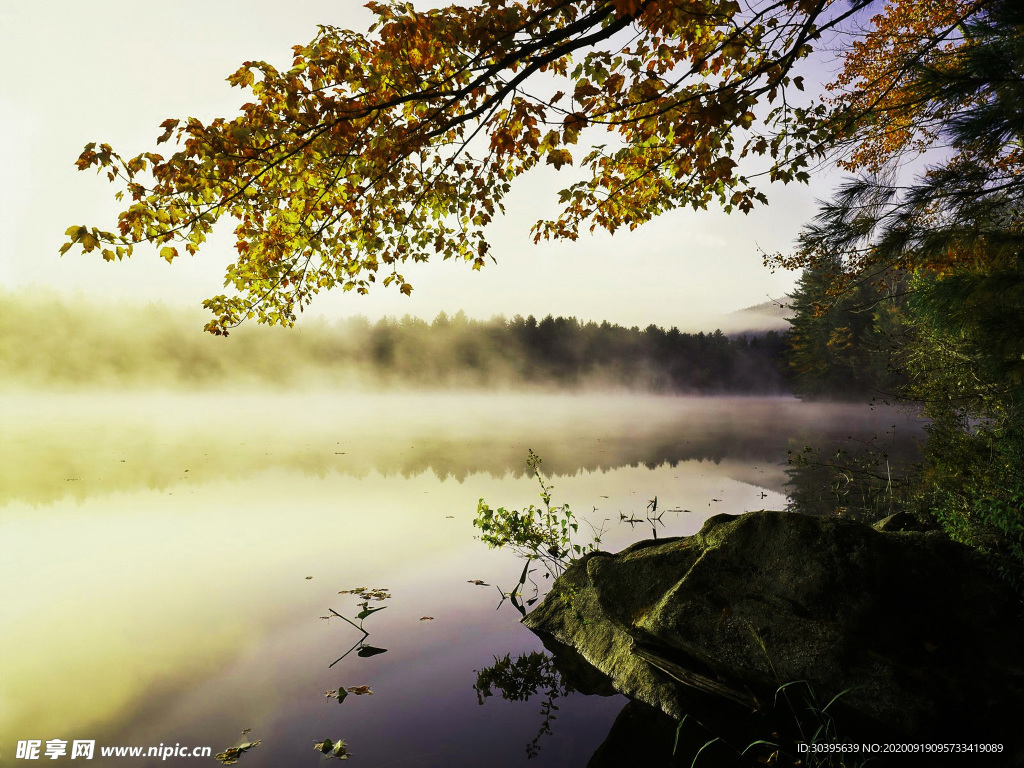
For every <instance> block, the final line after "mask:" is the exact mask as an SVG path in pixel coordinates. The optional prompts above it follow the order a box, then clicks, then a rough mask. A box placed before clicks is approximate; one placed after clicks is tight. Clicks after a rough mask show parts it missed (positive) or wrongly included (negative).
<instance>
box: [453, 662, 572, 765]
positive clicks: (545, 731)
mask: <svg viewBox="0 0 1024 768" xmlns="http://www.w3.org/2000/svg"><path fill="white" fill-rule="evenodd" d="M473 689H474V690H475V691H476V698H477V701H478V702H479V703H480V704H483V703H484V700H485V699H486V698H488V697H490V696H493V695H494V693H493V691H494V689H497V690H498V691H500V692H501V698H503V699H505V701H529V700H530V699H531V698H533V697H534V696H536V695H538V694H541V695H542V696H543V701H542V702H541V705H540V715H541V718H542V721H541V726H540V730H539V731H538V732H537V735H536V736H534V738H533V741H531V742H530V743H529V744H527V745H526V756H527V757H528V758H533V757H536V756H537V755H538V753H539V752H540V740H541V739H542V738H543V737H544V736H546V735H550V734H551V723H552V721H554V720H555V719H556V716H555V714H554V713H555V711H556V710H557V709H558V706H557V705H556V704H555V701H556V700H558V699H560V698H563V697H565V696H567V695H568V694H570V693H572V692H573V688H572V686H570V685H569V684H568V683H566V682H565V681H564V680H562V676H561V674H559V672H558V670H557V669H556V668H555V664H554V660H553V659H552V658H551V656H549V655H548V654H546V653H540V652H539V651H532V652H530V653H526V654H523V655H521V656H519V657H518V658H517V659H516V660H515V661H513V660H512V657H511V655H510V654H505V656H504V658H501V659H499V658H498V657H497V656H495V657H494V664H492V665H491V666H489V667H485V668H484V669H482V670H480V671H478V672H477V676H476V683H475V684H474V685H473Z"/></svg>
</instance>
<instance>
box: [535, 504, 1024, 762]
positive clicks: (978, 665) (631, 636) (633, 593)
mask: <svg viewBox="0 0 1024 768" xmlns="http://www.w3.org/2000/svg"><path fill="white" fill-rule="evenodd" d="M905 523H907V521H899V520H897V521H890V525H889V526H888V530H876V529H874V528H872V527H870V526H868V525H865V524H863V523H859V522H856V521H852V520H845V519H838V518H821V517H810V516H804V515H798V514H794V513H786V512H767V511H762V512H750V513H747V514H744V515H740V516H729V515H718V516H716V517H712V518H710V519H709V520H708V521H707V522H706V523H705V525H704V527H703V528H702V529H701V531H700V532H699V533H698V534H696V535H694V536H690V537H684V538H677V539H668V540H658V541H645V542H640V543H638V544H635V545H633V546H631V547H629V548H628V549H626V550H623V551H622V552H620V553H618V554H608V553H604V552H596V553H592V554H590V555H588V556H587V557H585V558H582V559H581V560H580V561H579V562H578V563H577V564H575V565H574V566H572V567H571V568H570V569H569V570H568V571H567V572H566V573H565V574H564V575H563V576H562V577H560V578H559V579H558V580H557V581H556V582H555V584H554V586H553V588H552V590H551V592H550V593H549V594H548V596H547V597H546V598H545V599H544V601H543V602H542V603H541V604H540V605H539V606H538V607H537V608H536V609H535V610H534V611H533V612H532V613H531V614H530V615H529V616H528V617H527V618H526V619H525V623H526V624H527V626H529V627H530V628H531V629H533V630H534V631H536V632H537V633H539V634H541V635H542V636H545V635H546V636H549V637H552V638H554V639H555V640H557V641H558V642H560V643H563V644H565V645H569V646H572V647H573V648H575V649H576V651H578V653H579V654H580V655H581V656H582V657H583V658H584V659H586V661H587V662H589V663H590V664H592V665H593V666H594V667H596V668H597V669H598V670H600V671H601V672H603V673H604V674H606V675H607V676H608V677H609V678H610V679H611V680H612V682H613V684H614V686H615V688H616V689H617V690H619V691H620V692H622V693H624V694H626V695H628V696H630V697H632V698H634V699H636V700H638V701H641V702H644V703H645V704H648V705H650V706H653V707H657V708H658V709H660V710H662V711H663V712H665V713H666V714H668V715H669V716H671V717H673V718H676V719H679V718H681V717H683V715H685V714H691V715H692V714H693V710H692V707H693V691H694V689H698V690H701V691H703V692H704V693H706V694H710V695H713V696H716V697H718V698H719V699H721V700H727V701H731V702H733V703H734V704H735V706H737V707H744V708H746V709H747V710H748V711H750V710H751V709H759V708H762V707H765V706H769V705H770V703H771V702H772V701H773V700H774V699H775V696H776V691H777V689H778V687H779V685H780V684H781V683H786V682H791V681H797V680H800V681H806V683H807V685H809V687H810V689H813V691H814V695H815V698H816V699H817V701H818V702H819V704H820V705H824V704H825V703H828V702H829V701H830V700H831V699H832V698H833V697H834V696H836V695H838V694H842V696H841V698H840V702H841V703H840V705H838V706H840V707H841V708H845V710H846V711H847V712H848V713H850V716H851V717H853V718H855V719H856V720H857V721H858V722H868V723H872V724H874V725H876V726H878V727H879V728H880V729H881V731H882V732H885V733H887V734H892V735H894V736H895V737H901V736H902V737H905V738H908V739H925V738H940V737H941V738H943V739H945V740H948V737H950V735H952V734H955V735H956V740H958V741H960V740H963V739H966V738H983V737H984V738H994V739H996V740H1001V741H1003V742H1004V743H1006V742H1007V740H1008V738H1009V737H1010V736H1011V734H1013V733H1015V732H1016V730H1017V724H1016V723H1015V722H1014V721H1015V719H1016V718H1017V716H1018V713H1019V712H1021V711H1024V655H1022V654H1021V648H1022V647H1024V643H1022V641H1024V621H1022V617H1021V605H1020V603H1019V601H1018V600H1017V599H1016V598H1015V597H1014V595H1013V593H1012V592H1011V591H1010V590H1009V589H1008V588H1007V587H1006V586H1005V585H1004V584H1003V583H1002V582H1000V581H999V580H998V579H997V578H995V577H994V576H993V575H992V574H991V573H990V572H989V571H988V570H987V569H986V568H985V567H984V564H983V563H982V562H981V561H980V560H979V558H978V556H977V554H976V553H975V552H974V551H973V550H971V549H970V548H969V547H966V546H963V545H961V544H958V543H956V542H953V541H950V540H949V539H948V538H947V537H946V536H944V535H943V534H942V533H940V532H938V531H921V530H907V528H913V527H914V526H910V525H906V524H905ZM883 527H884V526H883ZM893 529H895V530H893ZM844 692H845V693H844ZM1007 746H1008V747H1009V746H1010V745H1009V744H1007ZM1018 754H1019V753H1018Z"/></svg>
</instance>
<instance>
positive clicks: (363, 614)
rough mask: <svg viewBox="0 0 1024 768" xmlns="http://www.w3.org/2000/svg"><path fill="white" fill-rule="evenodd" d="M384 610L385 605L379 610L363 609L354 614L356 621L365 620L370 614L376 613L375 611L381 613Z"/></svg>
mask: <svg viewBox="0 0 1024 768" xmlns="http://www.w3.org/2000/svg"><path fill="white" fill-rule="evenodd" d="M363 605H364V606H365V605H366V603H363ZM385 608H387V606H386V605H382V606H381V607H380V608H365V607H364V608H363V610H361V611H360V612H359V613H357V614H356V618H357V619H365V618H366V617H367V616H369V615H370V614H373V613H376V612H377V611H383V610H384V609H385Z"/></svg>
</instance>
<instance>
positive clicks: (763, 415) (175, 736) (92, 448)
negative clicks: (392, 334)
mask: <svg viewBox="0 0 1024 768" xmlns="http://www.w3.org/2000/svg"><path fill="white" fill-rule="evenodd" d="M0 409H2V410H0V414H2V420H0V525H2V536H0V548H2V549H0V589H2V591H3V594H2V603H0V605H2V612H0V636H2V648H3V650H2V659H0V707H2V710H0V711H2V715H0V717H2V722H0V739H2V742H0V763H2V764H10V761H11V758H13V757H14V751H15V745H16V742H17V741H18V740H26V739H40V740H42V741H44V742H45V741H46V740H49V739H63V740H67V741H69V742H70V741H72V740H74V739H87V740H95V741H96V744H97V755H96V758H95V759H94V762H93V763H92V764H94V765H96V764H99V765H103V764H114V765H129V766H131V765H134V766H148V765H197V764H215V763H214V762H213V761H212V760H209V759H207V760H195V759H184V758H177V759H175V758H171V759H168V760H166V761H160V760H157V759H147V758H144V757H143V758H119V759H114V758H108V759H107V760H104V759H103V758H101V757H100V755H99V752H98V749H99V747H100V746H122V745H123V746H142V747H147V748H148V747H150V746H157V745H175V744H180V745H188V746H190V747H191V746H209V747H212V751H213V753H217V752H220V751H222V750H224V749H226V748H228V747H231V746H236V745H238V744H241V743H242V742H244V741H251V740H256V739H259V740H261V744H260V745H259V746H258V747H256V748H254V749H252V750H251V751H249V752H247V753H245V754H244V755H242V757H241V759H240V761H239V765H248V766H252V767H253V768H256V767H257V766H304V765H306V766H314V765H318V764H320V762H321V761H322V760H323V759H324V758H322V757H321V756H320V755H318V754H317V753H316V752H314V751H313V748H312V747H313V744H314V742H317V741H322V740H323V739H325V738H330V739H339V738H340V739H345V740H346V741H347V742H348V745H349V748H350V750H351V752H352V754H353V756H352V758H351V759H352V761H353V762H352V763H349V764H352V765H361V766H394V765H402V766H439V767H440V766H479V765H499V766H506V765H507V766H513V765H516V766H518V765H526V764H529V765H535V766H574V765H581V766H582V765H585V764H586V762H587V760H588V759H589V758H590V756H591V755H592V754H593V752H594V751H595V750H596V749H597V748H598V747H599V745H600V744H601V743H602V741H603V740H604V739H605V737H606V736H607V734H608V731H609V728H610V727H611V725H612V722H613V721H614V719H615V716H616V714H617V713H618V712H619V710H621V709H622V707H623V705H624V704H625V699H623V698H622V697H618V696H613V697H599V696H582V695H578V694H576V695H570V696H568V697H566V698H562V699H559V700H558V702H557V703H558V706H559V709H558V710H557V720H555V721H554V722H553V723H552V733H551V734H550V735H545V736H543V737H541V738H540V740H539V741H538V742H537V743H538V744H539V746H540V751H539V754H538V755H537V756H536V757H534V758H532V759H529V760H528V759H527V745H528V744H529V743H530V742H532V741H533V740H534V739H535V737H536V736H537V734H538V730H539V729H540V727H541V725H542V722H543V718H542V716H541V713H540V710H541V705H542V704H543V701H544V697H543V696H542V695H538V696H535V697H532V698H530V700H528V701H525V702H522V701H513V702H510V701H504V700H502V698H501V697H500V695H495V696H493V697H491V698H488V699H486V700H485V701H484V703H483V704H480V703H478V698H477V694H476V692H475V691H474V688H473V685H474V682H475V681H476V679H477V672H478V671H480V670H483V669H485V668H486V667H488V666H489V665H491V664H493V663H494V660H495V657H503V656H504V655H505V654H511V655H512V657H513V658H515V657H516V656H518V655H519V654H523V653H528V652H531V651H535V650H541V649H542V646H541V644H540V642H539V640H538V639H537V638H536V637H534V636H533V635H532V634H531V633H530V632H529V631H527V630H526V629H524V628H523V627H521V626H520V625H519V624H518V618H519V615H518V614H517V613H516V611H515V610H514V608H513V607H512V606H510V605H509V603H508V602H507V601H505V602H502V600H501V591H500V590H501V588H505V589H506V590H507V589H510V588H511V587H513V586H514V584H515V582H516V580H517V578H518V576H519V573H520V571H521V569H522V563H521V562H520V561H517V560H516V559H515V558H514V556H512V555H510V554H509V553H506V552H501V551H491V550H488V549H487V548H486V547H485V546H483V545H482V544H481V543H480V542H479V541H476V540H475V539H474V529H473V527H472V525H471V522H472V519H473V517H474V513H475V510H476V504H477V500H478V499H480V498H485V499H486V500H487V501H488V502H489V503H490V504H491V505H492V506H497V505H503V506H515V507H517V508H518V507H521V506H523V505H526V504H529V503H532V502H536V503H539V500H538V497H537V491H538V488H537V485H536V481H535V479H533V478H531V477H529V476H527V475H526V474H525V472H524V461H525V458H526V453H527V449H529V448H532V449H533V450H535V451H537V452H538V453H539V454H540V455H541V456H542V457H543V460H544V467H545V469H546V470H547V471H548V473H549V475H550V479H551V482H552V483H553V485H554V487H555V501H556V502H557V503H561V502H567V503H568V504H570V506H571V507H572V508H573V510H574V511H576V512H577V514H578V515H580V516H581V517H584V518H586V519H587V520H588V521H589V524H590V525H593V526H594V527H596V528H603V529H604V548H607V549H611V550H615V549H619V548H621V547H622V546H624V545H626V544H628V543H630V542H632V541H635V540H637V539H639V538H647V537H650V536H651V535H652V532H653V531H654V530H656V533H657V535H658V536H659V537H662V536H674V535H684V534H691V533H694V532H695V531H697V530H698V529H699V528H700V526H701V524H702V523H703V521H704V519H706V518H707V517H708V516H709V515H711V514H718V513H722V512H727V513H730V514H738V513H741V512H744V511H747V510H752V509H763V508H767V509H773V508H774V509H779V508H783V507H784V506H785V504H786V501H787V496H786V490H787V489H786V482H787V475H786V472H785V469H786V467H785V458H786V451H787V450H788V449H795V448H799V447H800V446H802V445H803V444H804V443H806V442H808V441H811V440H820V439H822V438H823V437H845V436H847V435H854V436H858V437H861V438H862V439H867V438H869V437H870V436H871V435H873V434H876V433H879V432H881V431H884V430H886V429H889V428H890V427H891V425H893V424H897V423H898V424H900V425H901V426H900V430H902V434H911V433H912V432H913V431H914V430H915V429H916V426H915V425H914V424H913V423H912V422H911V421H909V420H908V417H906V416H903V415H901V414H899V413H898V412H895V411H891V410H887V409H875V410H872V409H869V408H867V407H860V406H851V405H832V406H810V405H806V404H802V403H799V402H798V401H796V400H793V399H789V398H742V399H739V398H670V397H640V396H630V395H607V396H597V395H577V396H572V395H480V394H462V395H459V394H425V395H422V396H411V395H397V394H396V395H377V396H367V395H361V396H349V395H343V394H304V395H296V394H288V395H284V394H277V395H274V394H265V395H257V394H252V395H238V394H232V393H223V394H203V395H189V396H184V395H170V394H162V393H153V394H145V395H143V394H130V395H111V394H101V395H81V394H74V395H52V396H41V395H5V396H3V397H0ZM655 496H657V497H658V508H659V510H669V511H667V512H665V514H664V515H663V517H662V518H661V520H660V522H658V523H652V522H650V521H648V520H647V519H646V508H647V504H648V500H650V499H653V498H654V497H655ZM631 518H632V519H634V520H636V519H639V520H640V521H641V522H629V519H631ZM588 531H589V526H588V524H584V525H582V526H581V533H587V532H588ZM477 580H479V581H483V582H484V583H485V584H484V585H480V584H475V583H472V582H474V581H477ZM538 581H539V584H540V587H541V589H542V590H543V588H544V584H545V583H544V581H543V580H541V579H539V580H538ZM361 586H366V587H381V588H386V589H387V590H388V592H389V593H390V595H391V597H390V598H389V599H387V600H385V601H382V602H375V603H371V607H379V606H386V609H385V610H383V611H380V612H378V613H376V614H374V615H373V616H370V617H368V618H367V619H366V621H365V628H366V629H367V631H369V633H370V635H369V637H367V638H366V641H365V642H366V643H367V644H369V645H371V646H374V647H377V648H386V649H387V652H386V653H379V654H377V655H373V656H370V657H360V656H358V655H357V654H356V653H355V652H352V653H349V654H348V655H347V656H345V657H344V658H343V659H342V660H341V661H339V662H337V663H335V662H336V660H337V659H338V658H339V657H341V656H342V655H343V654H344V653H345V652H346V651H347V650H348V649H350V648H351V647H352V646H353V645H354V644H356V643H357V642H358V641H359V640H360V638H361V634H360V633H359V632H357V631H356V630H355V629H354V628H353V627H352V626H350V625H348V624H346V623H345V622H344V621H342V620H341V619H340V618H337V617H336V616H334V615H333V614H332V613H331V611H332V610H333V611H336V612H337V613H340V614H342V615H344V616H348V617H353V616H355V614H356V613H357V612H358V611H359V610H360V609H359V607H358V605H357V604H358V603H359V602H360V600H359V598H357V597H355V596H353V595H351V594H339V592H340V591H342V590H348V589H352V588H355V587H361ZM324 616H330V617H331V618H329V619H324V618H321V617H324ZM425 617H430V618H429V619H428V618H425ZM332 664H333V666H332ZM364 685H366V686H370V688H371V689H372V691H373V693H372V695H354V694H353V695H349V696H348V697H347V698H346V699H345V700H344V701H343V702H339V701H337V700H336V699H332V698H328V697H327V696H325V692H327V691H332V690H333V691H337V689H338V688H339V687H343V688H347V687H349V686H364ZM247 729H251V731H250V732H248V733H247V734H245V735H243V731H244V730H247ZM64 759H67V758H66V757H65V758H64Z"/></svg>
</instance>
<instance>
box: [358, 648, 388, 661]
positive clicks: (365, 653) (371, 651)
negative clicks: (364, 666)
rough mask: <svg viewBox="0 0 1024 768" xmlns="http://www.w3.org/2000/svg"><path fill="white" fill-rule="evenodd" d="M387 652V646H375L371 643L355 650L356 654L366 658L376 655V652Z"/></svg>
mask: <svg viewBox="0 0 1024 768" xmlns="http://www.w3.org/2000/svg"><path fill="white" fill-rule="evenodd" d="M387 652H388V649H387V648H375V647H373V646H372V645H364V646H363V647H362V648H360V649H359V650H358V651H356V656H362V657H363V658H364V659H367V658H369V657H370V656H376V655H378V654H381V653H387Z"/></svg>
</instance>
